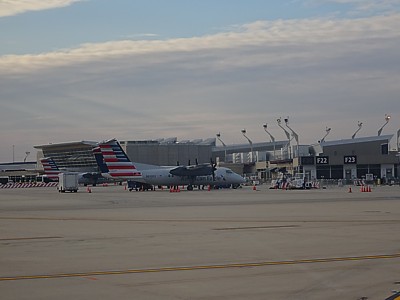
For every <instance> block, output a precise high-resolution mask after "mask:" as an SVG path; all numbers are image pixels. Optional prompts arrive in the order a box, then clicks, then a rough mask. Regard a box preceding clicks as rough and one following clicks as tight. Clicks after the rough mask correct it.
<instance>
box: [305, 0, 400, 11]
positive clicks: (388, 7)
mask: <svg viewBox="0 0 400 300" xmlns="http://www.w3.org/2000/svg"><path fill="white" fill-rule="evenodd" d="M311 2H312V3H338V4H349V5H353V6H354V8H355V10H356V11H358V12H373V13H375V14H376V13H378V12H391V11H398V9H399V8H400V0H311ZM353 13H354V11H353Z"/></svg>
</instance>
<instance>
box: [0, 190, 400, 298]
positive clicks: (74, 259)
mask: <svg viewBox="0 0 400 300" xmlns="http://www.w3.org/2000/svg"><path fill="white" fill-rule="evenodd" d="M351 187H352V192H351V193H349V186H344V187H328V188H326V189H316V190H270V189H268V186H266V185H261V186H257V187H256V190H253V187H243V188H241V189H237V190H211V191H207V190H194V191H181V192H180V193H170V192H169V190H163V191H161V190H157V191H147V192H129V191H127V190H125V189H124V188H123V187H122V186H108V187H102V186H99V187H91V193H89V192H88V191H87V188H86V187H81V188H80V190H79V192H78V193H58V192H57V190H56V188H54V187H52V188H26V189H3V190H0V292H1V296H0V297H1V299H2V300H8V299H20V300H22V299H30V300H32V299H41V300H43V299H119V300H120V299H150V300H151V299H271V300H280V299H291V298H294V299H307V300H314V299H315V300H317V299H318V300H320V299H328V300H329V299H332V300H334V299H335V300H337V299H354V300H358V299H364V300H366V299H368V300H373V299H377V300H384V299H386V298H388V297H389V296H391V295H392V293H393V292H392V291H394V290H400V271H399V270H400V234H399V232H400V187H399V186H382V187H380V186H378V187H372V191H371V192H361V191H360V188H359V187H355V186H351Z"/></svg>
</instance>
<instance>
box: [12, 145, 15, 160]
mask: <svg viewBox="0 0 400 300" xmlns="http://www.w3.org/2000/svg"><path fill="white" fill-rule="evenodd" d="M12 152H13V162H15V155H14V153H15V145H12Z"/></svg>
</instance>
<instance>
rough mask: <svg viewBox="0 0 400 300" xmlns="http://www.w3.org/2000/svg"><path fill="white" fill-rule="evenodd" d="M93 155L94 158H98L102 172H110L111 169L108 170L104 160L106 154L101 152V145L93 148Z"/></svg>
mask: <svg viewBox="0 0 400 300" xmlns="http://www.w3.org/2000/svg"><path fill="white" fill-rule="evenodd" d="M93 155H94V158H95V159H96V162H97V165H98V166H99V169H100V172H101V173H102V174H106V173H109V172H110V170H108V168H107V165H106V163H105V162H104V156H103V154H102V153H101V149H100V147H96V148H94V149H93Z"/></svg>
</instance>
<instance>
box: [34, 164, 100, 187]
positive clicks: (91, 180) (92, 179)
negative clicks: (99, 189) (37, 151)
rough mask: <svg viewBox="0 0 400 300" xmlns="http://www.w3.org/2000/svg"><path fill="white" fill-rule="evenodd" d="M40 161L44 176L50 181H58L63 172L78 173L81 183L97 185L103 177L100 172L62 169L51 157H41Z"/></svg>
mask: <svg viewBox="0 0 400 300" xmlns="http://www.w3.org/2000/svg"><path fill="white" fill-rule="evenodd" d="M40 162H41V163H42V165H43V169H44V177H45V178H47V179H48V180H50V181H58V174H60V173H62V172H69V173H77V174H78V183H80V184H84V185H87V184H92V185H96V184H97V183H98V182H99V179H100V178H101V174H100V173H98V172H82V173H80V172H70V171H68V170H60V169H59V168H58V166H57V164H56V162H55V161H54V160H53V159H52V158H51V157H45V158H41V159H40Z"/></svg>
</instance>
